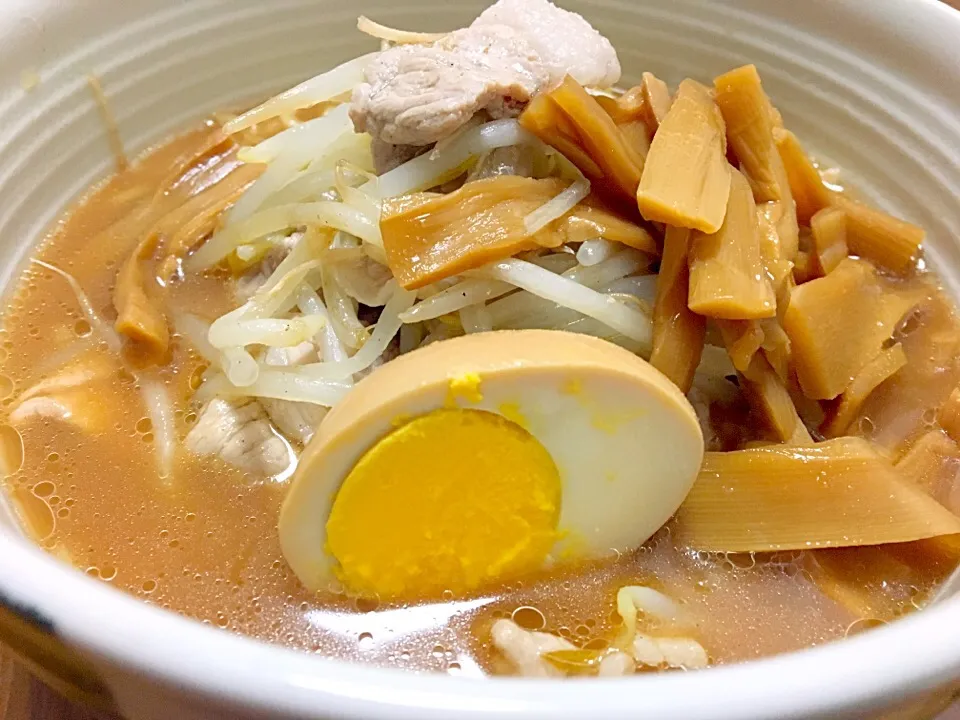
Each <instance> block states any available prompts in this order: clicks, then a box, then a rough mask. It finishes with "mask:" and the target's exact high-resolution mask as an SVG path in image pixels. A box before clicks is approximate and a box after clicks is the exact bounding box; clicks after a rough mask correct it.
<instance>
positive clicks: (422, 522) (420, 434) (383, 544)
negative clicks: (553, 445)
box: [327, 408, 561, 600]
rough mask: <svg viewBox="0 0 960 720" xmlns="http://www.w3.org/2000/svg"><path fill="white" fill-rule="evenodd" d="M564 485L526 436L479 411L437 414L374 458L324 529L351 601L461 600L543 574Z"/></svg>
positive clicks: (354, 477)
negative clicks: (373, 597)
mask: <svg viewBox="0 0 960 720" xmlns="http://www.w3.org/2000/svg"><path fill="white" fill-rule="evenodd" d="M560 499H561V488H560V473H559V472H558V470H557V467H556V465H555V464H554V462H553V458H552V457H551V456H550V454H549V453H548V452H547V450H546V449H545V448H544V447H543V446H542V445H541V444H540V443H539V442H538V441H537V440H536V439H535V438H534V437H533V436H532V435H530V433H528V432H527V431H526V430H524V429H523V428H521V427H520V426H519V425H517V424H516V423H514V422H511V421H510V420H508V419H506V418H504V417H501V416H500V415H497V414H494V413H490V412H485V411H482V410H469V409H460V408H457V409H440V410H434V411H432V412H430V413H427V414H426V415H422V416H420V417H418V418H416V419H414V420H411V421H410V422H408V423H407V424H405V425H403V426H402V427H400V428H398V429H396V430H394V431H393V432H391V433H390V434H389V435H388V436H387V437H385V438H384V439H383V440H381V441H380V442H378V443H377V444H376V445H374V446H373V447H372V448H370V449H369V450H368V451H367V452H366V454H365V455H364V456H363V457H362V458H361V459H360V461H359V462H358V463H357V464H356V466H354V468H353V470H352V471H351V472H350V474H349V475H347V477H346V479H345V480H344V482H343V484H342V486H341V487H340V490H339V492H338V493H337V496H336V499H335V500H334V503H333V507H332V509H331V511H330V516H329V518H328V520H327V549H328V551H329V552H330V553H331V554H332V555H333V557H334V558H336V560H337V561H338V562H339V575H340V578H341V580H342V581H343V582H344V584H345V585H346V586H347V587H348V588H350V589H351V590H352V591H354V592H358V593H363V594H373V593H376V594H378V595H380V596H381V597H383V598H393V599H404V600H413V599H429V598H437V597H440V596H441V595H442V593H444V591H451V592H453V593H454V595H464V594H467V593H470V592H471V591H474V590H477V589H478V588H481V587H483V586H484V585H489V584H491V583H494V582H496V581H499V580H505V579H507V578H510V577H516V576H518V575H521V574H523V573H526V572H530V571H533V570H536V569H538V568H540V567H541V566H542V565H543V563H544V560H545V559H546V556H547V553H548V552H549V551H550V548H551V547H552V546H553V544H554V542H555V541H556V539H557V532H556V530H557V522H558V519H559V516H560Z"/></svg>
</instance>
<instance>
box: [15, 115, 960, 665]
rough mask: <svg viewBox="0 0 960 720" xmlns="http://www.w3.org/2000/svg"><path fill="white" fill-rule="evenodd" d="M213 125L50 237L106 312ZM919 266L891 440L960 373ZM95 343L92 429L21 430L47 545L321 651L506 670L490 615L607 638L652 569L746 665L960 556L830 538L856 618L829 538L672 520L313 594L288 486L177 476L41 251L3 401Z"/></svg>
mask: <svg viewBox="0 0 960 720" xmlns="http://www.w3.org/2000/svg"><path fill="white" fill-rule="evenodd" d="M209 132H210V130H207V129H201V130H197V131H195V132H193V133H190V134H187V135H185V136H183V137H181V138H178V139H176V140H174V141H172V142H170V143H169V144H167V145H165V146H162V147H160V148H158V149H156V150H154V151H152V152H150V153H148V154H147V155H145V156H144V157H143V158H142V159H141V160H140V161H139V162H138V163H136V164H134V166H133V167H132V168H130V169H129V170H127V171H125V172H123V173H121V174H120V175H118V176H116V177H114V178H112V179H111V180H109V181H108V182H107V183H105V184H104V185H103V186H101V187H100V188H98V189H96V190H94V191H93V192H92V193H91V194H90V195H89V196H88V197H87V198H86V199H85V200H83V201H82V202H80V203H79V204H78V205H77V206H76V208H75V209H74V210H73V212H72V213H71V215H70V216H69V217H67V218H66V219H65V220H64V221H63V222H62V223H61V224H60V225H59V226H58V227H56V228H55V229H54V231H53V232H52V233H51V234H50V236H49V237H48V239H47V240H46V242H45V243H44V244H43V246H42V247H41V249H40V250H39V251H38V253H37V256H38V258H39V259H42V260H44V261H46V262H49V263H51V264H55V265H56V266H58V267H60V268H62V269H63V270H65V271H67V272H69V273H71V274H72V275H73V276H74V277H76V278H77V280H78V281H79V283H80V284H81V286H82V287H83V289H84V290H85V292H86V293H87V294H88V295H89V297H90V299H91V302H92V304H93V306H94V307H95V308H96V309H97V311H98V312H100V313H101V314H102V315H103V316H104V317H106V318H108V319H111V320H112V318H113V317H114V316H113V311H112V309H111V292H112V288H113V286H114V282H115V275H116V272H117V268H118V265H119V264H120V263H121V262H122V260H123V259H124V258H125V257H127V256H128V255H129V253H130V252H131V251H132V250H133V248H134V246H135V245H136V244H137V242H138V241H139V239H140V236H141V234H142V233H143V232H145V231H146V228H147V227H148V226H149V225H150V224H151V217H152V216H151V215H150V211H148V208H150V207H151V201H152V200H154V195H155V194H156V191H157V188H158V187H161V186H162V184H163V181H164V179H165V178H167V176H168V175H169V173H170V171H171V168H172V167H175V166H176V164H177V160H178V158H181V157H182V156H184V155H189V154H190V153H191V152H192V151H193V150H194V149H195V148H197V147H200V146H202V144H203V143H204V142H205V140H206V136H207V135H208V133H209ZM202 182H203V177H202V173H199V174H198V175H195V176H193V177H189V176H187V177H185V178H184V179H183V180H182V181H181V182H180V183H179V184H177V185H175V186H174V188H173V189H172V190H171V191H170V192H169V193H168V194H167V195H165V196H164V197H163V198H161V199H160V200H159V201H158V203H157V204H156V205H155V206H154V209H155V210H156V209H157V206H159V207H160V209H166V210H170V209H173V208H175V207H178V206H179V205H180V204H182V203H183V202H184V201H185V199H186V198H187V197H189V195H190V194H191V193H192V192H194V191H196V189H197V187H198V185H197V184H198V183H202ZM907 282H909V283H911V284H913V285H915V286H916V287H917V288H920V289H923V290H924V291H925V292H926V294H927V300H926V301H925V302H924V303H923V304H922V306H921V310H920V312H919V313H917V315H916V316H915V318H914V319H912V320H910V322H909V323H908V324H907V326H905V327H904V329H903V332H902V334H903V337H902V340H901V341H902V343H903V346H904V349H905V351H906V354H907V357H908V360H909V363H908V365H907V366H906V368H904V370H903V371H901V372H900V373H899V374H898V375H897V377H896V378H895V379H894V380H893V381H892V382H889V383H887V384H886V385H885V386H884V387H883V388H881V390H880V391H879V392H877V393H875V394H874V395H873V396H872V397H871V398H870V400H869V402H868V404H867V405H866V407H865V408H864V410H863V412H862V414H861V419H860V421H859V424H858V425H857V427H858V428H859V431H860V433H861V434H863V435H865V436H867V437H869V438H870V439H872V440H874V441H875V442H877V443H878V444H879V445H880V446H882V447H884V448H886V449H888V450H889V451H890V452H891V453H892V454H893V455H897V454H900V453H903V452H905V448H907V447H908V446H909V443H910V442H911V440H912V439H914V438H916V437H918V436H919V435H920V434H921V431H923V430H924V429H926V428H927V427H928V426H932V424H933V423H934V422H935V418H936V410H937V408H938V407H939V406H940V405H941V404H942V403H943V401H944V400H945V399H946V397H947V396H948V395H949V394H950V392H951V391H952V390H953V389H954V388H955V387H957V384H958V382H960V372H958V368H957V362H956V358H957V357H958V352H957V350H958V349H960V348H958V344H960V331H958V326H957V320H956V318H955V316H954V314H953V312H952V310H951V307H950V305H949V303H948V302H947V301H946V299H945V298H944V297H943V296H942V295H941V294H940V292H939V290H937V288H936V286H935V284H934V279H933V278H932V277H931V276H929V275H926V276H923V277H920V278H917V279H913V280H910V281H907ZM166 301H167V303H168V306H169V307H170V308H172V309H173V311H174V312H176V311H178V310H179V311H182V312H186V311H189V312H193V313H196V314H199V315H201V316H202V317H203V318H204V319H206V320H208V321H209V320H213V319H214V318H216V317H217V316H218V315H221V314H222V313H224V312H226V311H228V310H230V309H231V308H232V307H233V306H234V305H235V300H234V298H233V294H232V288H231V287H230V284H229V283H228V282H227V281H226V280H225V278H224V277H209V276H199V275H189V276H188V277H187V279H185V280H182V281H174V282H173V283H172V284H171V285H170V286H169V288H168V289H167V295H166ZM81 358H94V359H95V360H96V361H98V362H100V363H102V365H104V366H105V367H107V368H108V370H107V371H106V372H105V373H104V375H103V376H102V377H100V378H99V379H96V380H94V381H93V382H92V384H91V385H90V386H89V388H90V390H91V392H89V393H88V394H87V395H85V396H84V398H85V399H84V403H86V404H85V405H84V407H86V408H87V411H88V412H87V414H88V415H89V420H88V429H87V430H79V429H77V428H75V427H73V426H71V425H68V424H65V423H61V422H57V421H53V420H49V419H39V418H34V419H32V420H30V421H29V422H28V423H26V424H21V425H20V427H19V429H20V431H21V434H22V437H23V443H24V450H25V456H24V462H23V465H22V468H21V469H20V470H19V471H18V472H17V473H16V474H14V475H12V476H11V477H9V478H8V479H7V484H8V490H9V492H10V493H11V494H12V496H13V497H14V499H15V501H16V504H17V507H18V509H19V510H20V512H21V515H22V518H23V520H24V523H25V525H26V527H27V529H28V530H29V531H30V532H31V533H32V534H33V535H34V537H35V538H36V539H37V540H38V542H40V544H41V545H42V546H43V547H44V548H46V549H47V550H49V551H50V552H52V553H54V554H56V555H57V556H59V557H61V558H62V559H63V560H65V561H67V562H70V563H72V564H73V565H75V566H76V567H77V568H79V569H80V570H81V571H83V572H86V573H87V574H88V575H91V576H93V577H97V578H99V579H101V580H102V581H104V582H107V583H110V584H112V585H114V586H115V587H117V588H119V589H121V590H123V591H125V592H128V593H130V594H132V595H134V596H136V597H138V598H140V599H142V600H143V601H145V602H148V603H151V604H155V605H158V606H160V607H163V608H167V609H170V610H173V611H176V612H179V613H182V614H184V615H187V616H190V617H193V618H196V619H198V620H201V621H202V622H205V623H209V624H211V625H214V626H217V627H220V628H224V629H225V630H228V631H231V632H236V633H242V634H245V635H249V636H252V637H255V638H259V639H262V640H265V641H268V642H271V643H278V644H283V645H287V646H291V647H295V648H299V649H302V650H305V651H308V652H316V653H320V654H323V655H329V656H333V657H339V658H346V659H351V660H358V661H360V660H362V661H363V662H369V663H375V664H379V665H385V666H398V667H407V668H413V669H422V670H434V671H450V672H460V673H466V674H471V673H476V672H477V671H478V669H482V670H484V671H487V672H508V668H507V667H506V666H505V665H504V661H503V660H502V659H501V658H499V656H498V655H497V654H496V653H495V652H494V651H493V649H492V647H491V645H490V644H489V640H488V634H487V633H486V628H488V627H489V624H490V623H491V621H492V619H494V618H496V617H510V616H511V614H513V615H514V617H515V619H516V620H517V621H518V622H519V623H520V624H521V625H524V626H526V627H529V628H531V629H539V628H540V627H542V628H544V629H545V630H547V631H551V632H556V633H559V634H561V635H563V636H566V637H568V638H570V639H572V640H574V641H575V642H576V643H577V644H579V645H588V646H589V647H599V646H602V644H603V643H604V642H609V641H610V640H611V639H612V638H613V636H614V634H615V633H616V630H617V624H618V623H619V618H618V617H617V616H616V613H615V612H613V609H614V605H615V603H614V598H615V595H616V591H617V589H618V588H619V587H621V586H623V585H626V584H649V585H651V586H653V587H656V588H660V589H662V590H664V591H666V592H667V593H668V594H670V595H672V596H673V597H675V598H676V599H678V600H679V601H680V602H681V603H683V604H684V605H685V606H686V607H687V608H688V609H689V610H690V612H691V615H692V617H693V618H694V619H695V623H696V632H695V636H696V638H697V639H698V640H699V641H700V642H701V643H702V644H703V645H704V647H705V648H707V650H708V652H709V653H710V657H711V660H712V661H713V662H717V663H727V662H735V661H741V660H747V659H750V658H754V657H758V656H764V655H770V654H774V653H778V652H784V651H789V650H795V649H800V648H804V647H808V646H811V645H814V644H818V643H823V642H827V641H831V640H835V639H838V638H842V637H844V635H845V634H846V633H847V632H848V630H851V628H852V630H851V631H855V630H857V629H859V628H860V627H863V626H866V625H868V624H869V623H864V622H859V621H861V620H869V619H871V618H873V617H878V618H885V617H889V616H897V615H900V614H904V613H908V612H911V611H912V610H914V609H915V608H918V607H921V606H922V605H923V604H924V602H925V601H926V600H927V599H928V597H929V596H930V594H931V592H932V591H933V590H934V589H935V588H936V586H937V584H938V583H939V582H940V581H941V580H942V579H943V578H944V577H945V576H946V575H947V574H948V573H949V572H950V570H951V569H952V568H951V564H950V563H949V561H948V560H946V559H939V558H938V556H937V555H936V554H934V553H929V552H926V551H925V550H924V548H923V547H922V543H913V544H909V545H907V546H904V547H902V548H898V549H897V552H896V553H893V555H897V554H898V553H899V555H898V556H899V557H904V556H907V555H910V556H911V557H915V558H916V557H920V558H922V559H921V560H919V561H917V562H911V563H910V564H907V563H905V562H899V563H896V565H895V568H896V571H895V572H893V571H892V570H891V567H893V566H892V565H891V561H890V557H891V553H890V552H888V550H889V549H888V548H881V549H875V548H865V549H852V550H825V551H818V553H825V554H826V555H823V556H821V557H826V556H835V557H836V558H840V559H842V560H843V561H844V562H845V567H848V568H849V574H850V577H851V578H855V579H856V582H857V583H858V584H859V585H862V586H863V587H865V588H866V589H867V597H868V598H869V603H870V606H871V607H870V609H871V612H867V613H859V614H858V613H855V612H852V611H851V610H850V609H849V608H848V607H845V606H844V605H843V604H841V603H839V602H837V601H835V599H833V598H832V597H831V596H830V595H829V594H828V593H825V592H823V590H822V588H821V586H820V585H818V583H817V582H816V581H815V577H814V574H813V572H812V571H811V567H815V564H816V558H815V557H814V556H815V555H817V553H809V552H807V553H804V552H797V553H793V554H778V555H771V556H752V555H743V556H739V555H737V556H734V555H731V556H714V555H706V554H696V553H691V552H690V551H688V550H686V549H683V548H678V547H676V546H675V545H674V543H673V541H672V536H671V533H670V528H669V526H667V528H665V529H664V530H662V531H661V532H660V533H659V534H658V535H657V536H656V537H655V538H654V539H653V540H651V541H650V542H648V543H647V545H646V546H645V547H643V548H641V550H640V551H638V552H637V553H635V554H634V555H632V556H630V557H622V558H620V559H618V560H616V561H609V562H602V563H596V564H593V565H589V566H586V567H582V568H580V569H578V570H576V571H564V572H563V573H556V574H553V575H550V574H545V575H543V576H542V577H541V578H539V579H537V580H530V581H527V582H526V583H524V584H522V585H519V586H513V587H507V588H503V589H502V590H501V591H499V592H497V593H495V594H492V595H490V596H487V597H483V598H480V599H475V600H467V601H462V602H450V603H438V604H432V605H419V606H411V607H378V606H376V605H375V604H373V603H369V602H364V601H356V600H353V599H350V598H348V597H346V596H345V595H344V594H337V593H328V594H321V595H313V594H312V593H309V592H307V591H306V590H304V589H303V588H302V587H301V586H300V584H299V582H298V581H297V579H296V578H295V576H294V575H293V573H292V571H291V570H290V569H289V568H288V567H287V565H286V563H285V562H284V561H283V559H282V556H281V552H280V548H279V542H278V539H277V530H276V528H277V518H278V512H279V507H280V503H281V501H282V499H283V496H284V492H285V485H284V483H283V482H259V481H258V482H253V481H251V480H250V479H249V478H248V477H247V476H245V474H244V473H243V472H241V471H239V470H236V469H234V468H231V467H229V466H228V465H226V464H225V463H224V462H222V461H220V460H219V459H216V458H199V457H195V456H192V455H190V454H189V453H187V452H186V451H185V450H183V449H180V450H179V451H178V453H177V457H176V465H175V471H174V473H173V475H172V477H169V478H160V477H158V473H157V471H156V464H155V459H154V442H153V434H152V429H151V425H150V420H149V418H148V417H147V413H146V411H145V408H144V406H143V402H142V400H141V396H140V394H139V393H138V392H137V387H136V380H135V378H134V376H133V375H132V374H131V373H130V372H129V371H128V370H126V369H124V366H123V365H122V364H121V363H120V362H119V360H118V358H116V357H115V356H114V355H113V354H112V353H111V351H110V350H109V349H108V348H107V347H106V346H105V345H104V344H103V343H102V342H100V341H99V340H98V338H97V337H96V335H95V333H94V332H92V330H91V328H90V325H89V323H88V322H87V321H86V320H85V319H84V316H83V314H82V313H81V311H80V309H79V307H78V304H77V301H76V299H75V297H74V295H73V293H72V291H71V289H70V287H69V286H68V285H67V283H66V282H65V281H64V280H63V279H62V278H61V277H59V276H58V275H56V274H54V273H53V272H50V271H48V270H46V269H43V268H42V267H39V266H32V267H31V268H30V269H28V271H27V272H26V273H25V274H24V276H23V278H22V279H21V282H20V284H19V286H18V287H17V288H16V290H15V292H14V293H13V294H12V295H11V296H10V304H9V306H8V310H7V312H6V315H5V318H4V323H3V330H2V362H0V386H2V388H3V390H4V394H5V399H4V400H3V405H4V407H5V408H7V409H6V410H4V412H5V413H8V412H9V407H10V405H11V402H12V400H13V399H14V398H16V397H17V396H18V395H19V394H20V393H22V392H23V391H24V390H26V389H28V388H30V387H31V386H33V385H35V384H36V383H38V382H40V381H42V380H44V379H47V378H50V377H52V376H54V375H55V374H56V373H57V372H59V371H61V370H62V369H63V368H64V367H68V366H69V365H70V363H71V362H75V361H77V360H78V359H81ZM202 368H203V364H202V362H201V360H200V359H199V358H198V357H197V356H196V355H194V354H193V353H192V352H190V351H188V350H187V349H186V348H185V347H184V346H183V344H182V343H180V342H178V341H177V338H175V339H174V343H173V349H172V358H171V362H170V363H169V364H168V365H166V366H164V367H162V368H161V369H160V370H159V373H160V377H161V379H162V381H163V383H164V384H165V385H166V387H167V388H168V389H169V391H170V392H171V393H172V395H173V397H174V398H175V403H176V423H177V435H178V438H179V439H180V440H182V438H183V437H184V436H185V434H186V432H187V431H188V429H189V427H190V425H191V423H192V422H194V421H195V420H196V411H197V407H196V406H195V405H192V404H191V401H190V395H191V392H192V389H193V388H194V387H195V386H196V384H197V382H198V379H199V371H201V370H202ZM740 440H741V441H742V440H743V438H740ZM956 466H957V460H956V459H955V458H943V462H942V463H941V464H940V465H939V466H938V467H936V468H935V470H934V477H932V478H931V479H930V483H931V488H933V491H934V494H935V495H936V496H937V497H938V499H940V500H941V502H943V503H944V504H946V505H947V506H948V507H950V508H951V509H952V510H953V511H954V512H958V511H960V484H958V483H957V481H956V479H955V470H956ZM891 573H892V574H891ZM521 608H524V609H523V610H522V611H521V612H518V613H515V611H517V610H518V609H521ZM530 608H534V609H530Z"/></svg>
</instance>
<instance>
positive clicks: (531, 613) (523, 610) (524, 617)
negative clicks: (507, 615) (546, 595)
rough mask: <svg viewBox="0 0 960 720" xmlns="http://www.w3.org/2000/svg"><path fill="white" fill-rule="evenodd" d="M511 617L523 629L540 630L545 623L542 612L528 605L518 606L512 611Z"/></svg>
mask: <svg viewBox="0 0 960 720" xmlns="http://www.w3.org/2000/svg"><path fill="white" fill-rule="evenodd" d="M511 619H512V620H513V621H514V622H515V623H516V624H517V625H519V626H520V627H522V628H523V629H524V630H542V629H543V628H544V627H546V625H547V619H546V618H545V617H544V616H543V613H542V612H540V611H539V610H538V609H537V608H535V607H531V606H530V605H524V606H523V607H518V608H517V609H516V610H514V611H513V614H512V615H511Z"/></svg>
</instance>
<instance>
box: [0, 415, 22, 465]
mask: <svg viewBox="0 0 960 720" xmlns="http://www.w3.org/2000/svg"><path fill="white" fill-rule="evenodd" d="M21 467H23V438H22V437H21V436H20V432H19V431H18V430H17V429H16V428H15V427H13V426H12V425H0V473H3V474H4V475H6V476H8V477H9V476H10V475H13V474H14V473H16V472H19V470H20V468H21Z"/></svg>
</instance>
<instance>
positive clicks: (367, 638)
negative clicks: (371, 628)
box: [357, 632, 376, 650]
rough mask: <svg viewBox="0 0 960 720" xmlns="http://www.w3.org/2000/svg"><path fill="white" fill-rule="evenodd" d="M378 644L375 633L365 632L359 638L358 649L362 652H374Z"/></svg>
mask: <svg viewBox="0 0 960 720" xmlns="http://www.w3.org/2000/svg"><path fill="white" fill-rule="evenodd" d="M375 645H376V642H375V641H374V639H373V633H368V632H363V633H360V635H359V636H357V648H358V649H360V650H372V649H373V648H374V646H375Z"/></svg>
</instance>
